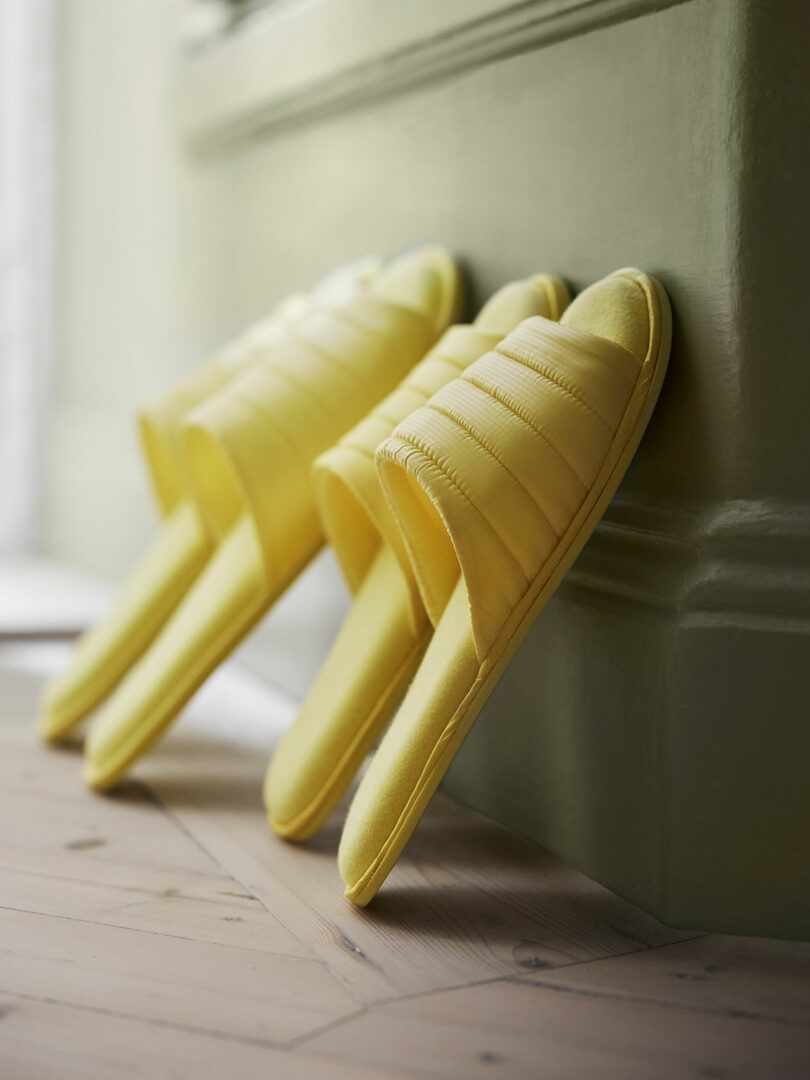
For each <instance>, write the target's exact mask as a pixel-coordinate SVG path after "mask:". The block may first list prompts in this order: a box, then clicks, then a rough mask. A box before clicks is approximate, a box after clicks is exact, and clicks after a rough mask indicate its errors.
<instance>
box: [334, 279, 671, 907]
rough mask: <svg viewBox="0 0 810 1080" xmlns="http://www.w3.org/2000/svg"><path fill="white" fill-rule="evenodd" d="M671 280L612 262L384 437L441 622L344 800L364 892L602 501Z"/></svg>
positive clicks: (383, 868) (650, 377)
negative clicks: (565, 304)
mask: <svg viewBox="0 0 810 1080" xmlns="http://www.w3.org/2000/svg"><path fill="white" fill-rule="evenodd" d="M670 336H671V317H670V311H669V302H668V300H667V297H666V294H665V292H664V290H663V288H662V287H661V286H660V284H658V282H656V281H655V280H654V279H652V278H650V277H648V276H647V275H646V274H643V273H641V272H640V271H638V270H620V271H617V272H616V273H615V274H611V275H610V276H609V277H607V278H604V279H603V280H602V281H600V282H598V283H597V284H595V285H593V286H591V287H590V288H589V289H587V290H586V291H585V292H584V293H583V294H582V295H581V296H580V297H579V298H578V299H576V300H575V301H574V302H573V303H572V304H571V306H570V307H569V308H568V310H567V311H566V313H565V314H564V315H563V317H562V319H561V320H560V322H559V323H553V322H549V321H547V320H544V319H538V318H533V319H528V320H527V321H526V322H524V323H522V324H521V325H520V326H519V327H518V328H517V329H516V330H515V331H514V332H513V333H511V334H510V335H509V336H508V337H507V338H505V339H504V341H502V342H501V343H500V344H499V345H498V346H497V348H496V349H495V350H493V351H492V352H489V353H487V354H486V355H485V356H483V357H482V358H481V359H480V360H477V361H476V362H475V363H474V364H472V365H471V366H470V367H469V368H468V369H467V370H466V371H465V372H464V373H463V374H462V375H461V376H460V377H459V378H458V379H455V380H454V381H453V382H452V383H449V384H448V385H447V386H446V387H445V388H444V389H442V390H440V391H439V392H438V393H437V394H436V395H435V396H434V397H433V398H431V400H430V401H429V402H428V404H427V405H426V406H425V407H424V408H421V409H419V410H417V411H416V412H414V413H412V414H411V415H410V416H409V417H408V418H407V419H406V420H405V421H404V422H403V423H401V424H400V425H399V426H398V427H397V429H396V430H395V431H394V433H393V435H392V436H391V437H390V438H389V439H387V440H386V442H384V443H383V444H382V445H381V446H380V447H379V449H378V451H377V462H378V467H379V471H380V478H381V481H382V483H383V486H384V489H385V493H386V496H387V497H388V499H389V501H390V503H391V506H392V509H393V512H394V515H395V517H396V520H397V522H398V524H399V526H400V527H401V529H402V532H403V536H404V538H405V543H406V545H407V548H408V551H409V553H410V555H411V559H412V563H413V568H414V572H415V574H416V578H417V581H418V583H419V588H420V591H421V594H422V599H423V601H424V604H425V607H426V609H427V612H428V615H429V616H430V619H431V622H432V623H433V624H434V627H435V632H434V635H433V638H432V640H431V642H430V644H429V645H428V648H427V650H426V652H425V655H424V658H423V660H422V663H421V665H420V666H419V669H418V671H417V673H416V676H415V678H414V681H413V682H412V683H411V686H410V688H409V690H408V693H407V694H406V696H405V699H404V701H403V703H402V705H401V707H400V709H399V711H398V712H397V715H396V716H395V717H394V720H393V721H392V723H391V726H390V727H389V729H388V731H387V732H386V734H385V736H384V738H383V740H382V742H381V744H380V747H379V749H378V751H377V753H376V755H375V756H374V758H373V760H372V762H371V764H370V766H369V769H368V771H367V772H366V774H365V775H364V777H363V779H362V781H361V783H360V786H359V788H358V790H357V793H356V795H355V798H354V800H353V802H352V805H351V808H350V810H349V814H348V817H347V820H346V825H345V828H344V832H343V837H342V840H341V844H340V851H339V855H338V861H339V866H340V872H341V874H342V876H343V880H344V882H345V884H346V895H347V896H348V897H349V899H351V900H353V901H354V902H355V903H357V904H366V903H368V901H369V900H371V898H372V897H373V896H374V894H375V893H376V892H377V890H378V889H379V887H380V885H381V884H382V882H383V881H384V880H385V878H386V876H387V875H388V873H389V871H390V870H391V868H392V867H393V865H394V863H395V862H396V860H397V858H398V856H399V853H400V852H401V851H402V849H403V847H404V846H405V843H406V842H407V840H408V837H409V836H410V835H411V833H412V832H413V830H414V828H415V827H416V824H417V822H418V821H419V818H420V816H421V814H422V812H423V810H424V809H425V807H426V805H427V803H428V802H429V800H430V798H431V796H432V794H433V792H434V791H435V790H436V787H437V786H438V783H439V781H440V779H441V777H442V776H443V775H444V773H445V771H446V769H447V767H448V765H449V764H450V762H451V760H452V758H453V755H454V754H455V752H456V750H457V749H458V747H459V745H460V744H461V742H462V740H463V738H464V736H465V735H466V734H467V732H468V731H469V729H470V727H471V725H472V723H473V720H474V719H475V717H476V716H477V714H478V712H479V710H480V709H481V707H482V705H483V704H484V702H485V701H486V699H487V697H488V696H489V694H490V692H491V691H492V689H493V687H494V685H495V683H496V681H497V679H498V678H499V677H500V675H501V673H502V672H503V670H504V668H505V667H506V665H507V663H508V662H509V660H510V658H511V657H512V656H513V654H514V652H515V650H516V649H517V647H518V645H519V644H520V642H521V641H522V639H523V638H524V636H525V635H526V633H527V631H528V629H529V627H530V626H531V625H532V623H533V622H534V620H535V618H536V617H537V615H538V614H539V613H540V612H541V611H542V609H543V607H544V606H545V604H546V603H547V602H548V600H549V598H550V597H551V595H552V594H553V592H554V590H555V589H556V588H557V586H558V585H559V583H560V581H561V580H562V578H563V576H564V574H565V573H566V571H567V570H568V568H569V567H570V566H571V564H572V563H573V561H574V559H575V558H576V556H577V554H578V552H579V551H580V549H581V548H582V546H583V544H584V543H585V541H586V540H587V538H588V537H589V536H590V534H591V532H592V531H593V529H594V527H595V525H596V523H597V522H598V521H599V518H600V517H601V516H602V514H603V513H604V511H605V509H606V508H607V505H608V503H609V501H610V499H611V497H612V496H613V494H614V492H615V491H616V488H617V487H618V485H619V482H620V481H621V479H622V476H623V475H624V473H625V470H626V469H627V466H628V465H629V463H630V460H631V459H632V457H633V454H634V453H635V450H636V447H637V446H638V444H639V441H640V439H641V436H642V434H643V432H644V429H645V427H646V425H647V421H648V420H649V418H650V414H651V412H652V409H653V406H654V404H655V401H656V398H657V397H658V392H659V390H660V388H661V383H662V380H663V378H664V372H665V370H666V365H667V360H668V356H669V346H670Z"/></svg>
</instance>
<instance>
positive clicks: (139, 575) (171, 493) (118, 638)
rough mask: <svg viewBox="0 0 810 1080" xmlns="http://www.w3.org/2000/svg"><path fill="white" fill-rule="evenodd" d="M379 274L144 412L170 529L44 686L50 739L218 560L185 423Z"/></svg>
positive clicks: (293, 309) (119, 672) (313, 301)
mask: <svg viewBox="0 0 810 1080" xmlns="http://www.w3.org/2000/svg"><path fill="white" fill-rule="evenodd" d="M378 268H379V260H377V259H372V258H367V259H361V260H358V261H357V262H353V263H349V264H347V265H346V266H343V267H340V268H338V269H337V270H335V271H333V272H332V273H331V274H328V275H327V276H326V277H325V278H324V279H323V280H322V281H321V282H319V284H318V285H317V286H316V287H315V289H314V290H313V292H312V293H311V294H309V295H308V294H303V293H299V294H294V295H293V296H290V297H288V298H287V299H286V300H285V301H283V302H282V303H281V304H279V305H278V307H277V308H276V309H275V310H274V311H273V312H272V314H271V315H270V316H268V317H267V318H265V319H262V320H261V321H259V322H257V323H255V324H254V325H253V326H252V327H250V328H249V329H248V330H247V331H246V332H245V333H244V334H242V335H241V336H240V337H239V338H238V339H237V340H236V341H235V342H233V343H232V344H231V345H229V346H228V347H226V348H225V349H223V350H222V352H220V353H219V354H217V355H216V356H215V357H214V358H213V359H211V360H210V361H209V362H208V363H207V364H204V365H203V366H202V368H200V369H198V370H197V371H195V372H194V373H192V374H191V375H190V376H188V377H187V378H186V379H184V380H183V381H182V382H181V383H180V384H179V385H178V386H176V387H175V388H174V389H173V390H172V391H171V392H170V393H168V394H166V395H165V396H164V397H163V398H162V399H161V400H159V401H158V402H156V403H155V404H154V405H153V406H151V407H149V408H147V409H144V410H143V411H142V412H141V414H140V416H139V418H138V426H139V431H140V435H141V442H142V447H143V451H144V456H145V458H146V463H147V468H148V472H149V475H150V479H151V481H152V486H153V489H154V491H155V495H156V497H157V502H158V505H159V507H160V511H161V514H162V517H163V522H162V525H161V528H160V530H159V532H158V534H157V536H156V537H155V539H154V540H153V542H152V543H151V545H150V546H149V548H148V549H147V551H146V552H145V554H144V555H143V557H142V558H141V560H140V561H139V562H138V564H137V565H136V567H135V568H134V570H133V571H132V573H131V574H130V575H129V578H128V579H127V581H126V583H125V584H124V587H123V588H122V590H121V591H120V593H119V595H118V597H117V598H116V600H115V602H114V604H113V606H112V607H111V609H110V611H109V612H108V614H107V615H106V616H105V617H104V618H103V619H102V620H101V621H100V622H99V623H98V625H96V626H94V627H93V628H92V629H91V630H89V631H88V632H87V633H85V634H83V635H82V637H81V638H80V639H79V641H78V642H77V644H76V649H75V652H74V654H73V656H72V658H71V662H70V666H69V667H68V668H67V669H66V670H65V671H64V672H61V673H60V674H59V675H58V676H56V677H55V678H54V679H53V680H51V682H49V683H48V685H47V686H46V688H45V691H44V694H43V698H42V702H41V706H40V716H39V728H40V731H41V733H42V735H43V737H45V738H47V739H58V738H61V737H62V736H64V735H66V734H67V733H68V732H69V731H70V730H72V729H73V728H74V727H75V726H76V725H77V724H78V723H80V722H81V721H82V720H83V719H84V718H85V717H86V716H87V715H88V713H90V712H92V710H93V709H95V708H96V707H97V706H98V705H99V704H100V703H101V702H102V701H103V700H104V698H105V697H107V695H108V694H109V693H110V692H111V691H112V689H113V687H114V686H115V685H116V684H117V683H118V682H119V681H120V679H121V678H122V676H123V675H124V673H125V672H126V671H127V670H128V669H129V668H130V667H131V666H132V665H133V664H134V663H135V661H136V660H137V659H138V657H139V656H141V654H142V653H143V652H144V650H145V649H146V648H147V646H148V645H149V644H150V642H151V641H152V640H153V639H154V637H155V635H156V634H157V633H158V631H159V630H160V628H161V627H162V626H163V624H164V623H165V621H166V619H167V618H168V616H169V615H170V613H171V612H172V611H173V610H174V608H175V607H176V606H177V604H178V603H179V601H180V599H181V597H182V596H184V595H185V593H186V591H187V590H188V588H189V586H190V585H191V583H192V581H194V579H195V578H196V576H197V575H198V574H199V572H200V570H201V569H202V567H203V566H204V565H205V562H206V561H207V559H208V557H209V555H210V553H211V550H212V548H213V537H212V536H211V534H210V532H209V530H208V529H207V528H206V527H205V523H204V522H203V521H202V520H201V517H200V514H199V512H198V509H197V507H196V505H195V502H194V499H193V498H192V494H191V492H190V490H189V483H188V477H187V474H186V468H185V463H184V460H183V453H182V448H181V446H180V438H181V436H180V433H181V430H182V426H183V423H184V420H185V418H186V417H187V416H188V414H189V413H190V412H191V411H192V410H193V409H194V408H195V407H196V406H198V405H199V404H200V403H201V402H203V401H205V400H206V399H207V398H209V397H211V396H212V395H213V394H215V393H216V392H217V391H219V390H220V389H222V387H224V386H225V385H227V383H228V382H229V381H230V380H231V379H233V378H234V377H235V376H236V375H238V374H239V373H240V372H241V371H243V370H245V368H246V367H248V366H249V365H250V364H251V363H253V362H254V361H255V360H256V359H257V358H258V357H260V356H261V355H263V354H264V352H265V350H267V349H268V348H270V347H272V346H273V345H274V344H275V343H277V342H278V341H280V340H282V339H283V338H284V336H285V335H286V334H289V333H291V332H293V331H294V330H295V328H296V326H298V325H301V324H303V322H304V320H305V319H306V317H307V315H308V314H311V312H312V311H313V309H314V308H315V307H317V306H318V305H322V304H327V303H339V302H342V301H343V300H345V299H347V298H348V297H350V296H351V295H353V294H354V293H355V292H357V291H358V290H359V289H361V288H363V287H364V286H365V285H366V284H367V283H368V282H369V281H370V280H371V278H372V277H373V274H374V273H375V272H376V271H377V270H378Z"/></svg>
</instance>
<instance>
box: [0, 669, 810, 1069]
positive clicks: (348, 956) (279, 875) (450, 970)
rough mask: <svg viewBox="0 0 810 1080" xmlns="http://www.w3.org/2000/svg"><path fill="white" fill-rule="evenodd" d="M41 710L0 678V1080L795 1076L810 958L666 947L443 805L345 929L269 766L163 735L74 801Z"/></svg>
mask: <svg viewBox="0 0 810 1080" xmlns="http://www.w3.org/2000/svg"><path fill="white" fill-rule="evenodd" d="M37 693H38V682H37V680H36V679H34V678H32V677H31V676H30V675H27V674H23V673H21V672H19V671H16V670H13V669H12V668H10V667H8V666H6V667H4V666H3V659H2V652H0V702H2V704H1V705H0V815H2V820H3V822H4V829H3V831H2V833H0V1076H2V1077H3V1078H5V1077H6V1076H8V1077H9V1078H13V1080H29V1078H30V1080H40V1078H42V1080H49V1078H51V1077H53V1078H56V1077H59V1078H62V1077H68V1078H71V1077H82V1078H85V1077H87V1078H90V1080H95V1078H97V1077H98V1078H101V1077H110V1076H118V1075H132V1076H136V1077H137V1076H143V1077H162V1076H167V1077H168V1076H172V1077H185V1076H192V1075H193V1076H195V1077H200V1078H203V1080H205V1078H207V1077H222V1076H227V1075H234V1076H239V1077H240V1078H241V1077H247V1078H251V1077H253V1076H256V1077H259V1076H262V1077H265V1076H268V1075H270V1076H279V1077H284V1078H287V1077H290V1078H292V1080H297V1078H299V1077H302V1078H309V1077H314V1078H319V1077H324V1078H326V1080H330V1078H332V1077H335V1078H344V1077H357V1078H358V1080H363V1078H365V1077H400V1076H401V1077H406V1076H411V1077H459V1078H468V1077H469V1078H477V1077H493V1076H498V1077H504V1078H507V1077H508V1078H509V1080H512V1078H522V1077H543V1078H545V1077H549V1078H555V1077H561V1078H569V1077H570V1078H591V1077H594V1078H596V1077H598V1078H600V1080H601V1078H603V1077H605V1078H608V1080H610V1078H614V1077H615V1078H617V1080H619V1078H621V1080H634V1078H642V1077H643V1078H646V1077H650V1078H656V1080H657V1078H663V1080H669V1078H673V1080H674V1078H681V1077H707V1078H712V1077H714V1078H735V1080H777V1078H779V1080H781V1078H787V1080H792V1078H794V1077H795V1078H796V1080H799V1078H801V1080H804V1078H805V1077H807V1076H809V1075H810V945H806V944H805V945H802V944H797V943H789V942H769V941H762V940H754V939H735V938H730V937H724V936H722V935H717V934H712V935H699V934H696V933H694V932H690V933H686V932H683V931H679V930H675V929H672V928H668V927H664V926H662V925H661V924H660V923H658V922H657V921H656V920H655V919H653V918H651V917H650V916H648V915H646V914H645V913H644V912H642V911H640V910H639V909H638V908H635V907H634V906H633V905H631V904H629V903H626V902H625V901H623V900H621V899H620V898H618V897H616V896H614V895H613V894H611V893H610V892H608V891H607V890H606V889H603V888H601V887H600V886H598V885H596V884H595V883H594V882H591V881H589V880H588V879H587V878H585V877H584V876H583V875H581V874H579V873H578V872H576V871H575V870H573V869H571V868H570V867H567V866H565V865H564V864H563V863H561V862H560V861H559V860H558V859H556V858H554V857H553V856H551V855H549V854H548V853H546V852H544V851H542V850H541V849H540V848H538V847H536V846H535V845H533V844H530V843H529V842H527V841H525V840H523V839H521V838H520V837H518V836H516V835H514V834H513V833H511V832H509V831H508V830H506V829H504V828H502V827H501V826H499V825H497V824H495V823H494V822H491V821H489V820H487V819H485V818H483V817H482V816H481V815H479V814H476V813H474V812H472V811H470V810H467V809H465V808H463V807H461V806H459V805H457V804H455V803H454V802H452V801H451V800H449V799H447V798H446V797H443V796H440V797H439V798H437V799H436V800H435V801H434V804H433V805H432V806H431V807H430V809H429V811H428V813H427V814H426V816H425V819H424V821H423V823H422V825H421V826H420V827H419V829H418V830H417V832H416V834H415V836H414V838H413V840H412V842H411V843H410V844H409V846H408V849H407V851H406V853H405V856H404V858H403V859H402V860H401V863H400V865H399V866H398V867H397V868H396V870H395V871H394V873H393V874H392V875H391V878H390V879H389V881H388V882H387V883H386V886H385V888H384V889H383V891H382V892H381V893H380V895H379V897H378V898H377V899H376V900H375V901H374V902H373V903H372V904H371V905H370V906H369V908H368V909H366V910H358V909H355V908H354V907H352V905H350V904H349V903H348V902H347V901H346V900H345V899H344V897H343V895H342V887H341V882H340V878H339V876H338V874H337V870H336V867H335V850H336V846H337V841H338V837H339V825H340V815H337V816H336V818H335V820H334V821H333V822H330V823H329V825H327V827H326V828H325V829H324V830H323V832H322V833H321V834H320V835H319V836H318V837H317V838H315V839H314V840H313V841H311V842H310V843H308V844H306V845H302V846H294V845H290V844H287V843H284V842H282V841H280V840H278V839H277V838H275V837H274V836H272V835H271V833H270V831H269V829H268V827H267V824H266V821H265V818H264V814H263V811H262V807H261V799H260V790H261V780H262V775H263V772H264V768H265V755H264V754H263V753H257V752H252V751H250V750H247V749H245V748H244V747H240V746H238V745H236V744H235V743H234V742H233V741H229V739H228V738H226V737H225V735H224V734H223V736H222V737H216V738H214V737H211V735H210V734H206V733H205V732H202V731H199V730H196V729H195V727H194V724H193V723H185V724H182V723H181V724H180V725H179V726H178V728H177V730H176V731H175V732H173V733H172V734H171V736H170V737H169V738H168V739H167V740H166V741H165V742H164V743H163V744H162V745H161V746H159V747H158V748H157V750H156V752H155V753H154V754H153V755H152V756H151V757H150V758H148V759H146V760H145V761H144V762H142V763H141V764H140V765H139V767H138V769H137V770H136V772H135V776H134V779H132V780H130V781H127V782H126V783H124V784H122V785H120V787H119V788H118V789H117V790H116V791H115V792H114V793H112V794H111V795H109V796H107V797H99V796H94V795H92V794H90V793H89V792H87V791H86V790H85V789H84V788H83V786H82V784H81V779H80V767H81V758H80V747H79V745H78V743H76V744H74V745H73V746H69V747H67V748H63V749H58V750H57V749H52V748H47V747H44V746H42V745H41V744H40V743H39V742H38V740H37V738H36V736H35V734H34V731H33V718H34V713H35V700H36V696H37ZM237 719H238V718H237ZM234 722H235V718H234V717H233V716H228V717H225V716H223V733H224V732H226V731H227V730H228V727H229V725H232V724H233V723H234Z"/></svg>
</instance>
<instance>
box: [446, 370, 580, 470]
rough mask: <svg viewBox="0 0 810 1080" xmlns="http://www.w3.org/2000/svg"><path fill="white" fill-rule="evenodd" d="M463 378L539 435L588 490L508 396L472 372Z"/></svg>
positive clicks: (567, 461)
mask: <svg viewBox="0 0 810 1080" xmlns="http://www.w3.org/2000/svg"><path fill="white" fill-rule="evenodd" d="M463 378H464V379H466V380H467V382H469V383H471V384H472V385H473V386H474V387H475V388H476V389H477V390H480V391H481V392H482V393H484V394H489V396H490V397H492V398H494V399H495V401H497V402H499V403H500V404H501V405H503V407H504V408H505V409H508V410H509V412H510V413H512V415H513V416H515V417H517V419H518V420H520V421H521V422H522V423H524V424H525V425H526V427H528V428H530V429H531V430H532V431H534V432H535V433H536V434H537V435H539V436H540V438H541V439H542V440H543V442H544V443H546V445H547V446H548V448H549V450H551V451H552V453H554V454H556V455H557V457H558V458H559V459H560V461H561V462H562V463H563V465H565V467H566V468H567V469H569V470H570V472H571V473H572V475H573V476H574V477H575V478H576V480H577V481H578V482H579V484H580V486H581V487H582V490H583V491H584V492H587V491H588V485H587V484H586V483H585V481H584V480H583V479H582V477H581V476H580V475H579V472H578V471H577V470H576V469H575V468H574V466H573V465H572V464H571V462H570V461H569V460H568V458H567V457H566V456H565V454H564V453H563V452H562V450H560V449H559V447H557V446H555V444H554V443H553V442H552V441H551V439H550V438H549V437H548V435H546V434H545V433H544V432H543V431H541V430H540V428H539V427H538V426H537V425H536V424H535V423H533V422H532V421H531V420H530V419H529V417H528V416H525V415H524V414H523V413H522V412H520V411H519V410H518V408H517V406H515V405H513V404H512V403H511V402H510V401H509V399H508V398H506V397H504V396H503V394H502V393H501V392H500V391H496V390H494V389H493V388H492V387H491V386H487V385H486V384H485V383H483V382H480V381H479V380H478V379H476V378H475V376H474V375H473V374H472V373H470V372H466V373H465V374H464V376H463Z"/></svg>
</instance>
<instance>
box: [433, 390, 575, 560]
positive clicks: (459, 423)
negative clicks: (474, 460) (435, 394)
mask: <svg viewBox="0 0 810 1080" xmlns="http://www.w3.org/2000/svg"><path fill="white" fill-rule="evenodd" d="M425 407H426V408H428V409H432V410H433V411H434V412H437V413H439V415H440V416H443V417H444V418H445V419H446V420H449V421H450V422H451V423H452V424H455V425H456V427H458V428H460V429H461V430H462V431H464V432H466V433H467V435H469V437H470V438H471V439H473V440H474V441H475V442H476V444H477V445H478V446H480V447H481V449H482V450H483V451H484V452H485V453H487V454H489V456H490V457H491V458H492V460H493V461H495V462H497V463H498V465H500V467H501V468H502V469H503V470H504V472H505V473H506V474H507V475H508V476H510V477H511V478H512V479H513V480H514V482H515V483H516V484H517V486H518V487H519V488H520V489H521V491H524V492H525V493H526V495H527V496H528V498H529V500H530V501H531V502H532V503H533V504H534V506H535V508H536V510H537V512H538V513H539V514H540V516H541V517H542V519H543V521H545V523H546V525H548V527H549V529H551V532H552V534H553V535H554V536H556V537H557V539H558V540H559V539H560V534H559V533H558V532H557V530H556V529H555V528H554V526H553V525H552V524H551V522H550V521H549V519H548V515H547V514H546V512H545V511H544V510H543V507H542V506H541V505H540V504H539V503H538V501H537V499H535V497H534V495H532V493H531V492H530V491H529V489H528V488H527V487H526V485H525V484H524V483H523V481H522V480H520V479H519V478H518V477H517V476H516V475H515V474H514V473H513V472H512V470H511V469H510V468H509V466H508V465H507V463H506V462H505V461H504V460H503V458H500V457H498V455H497V454H496V453H495V452H494V451H493V450H491V449H490V448H489V447H488V446H487V444H486V443H485V442H484V441H483V440H482V439H481V437H480V436H479V435H478V434H477V433H476V432H475V431H473V429H472V428H471V427H468V426H467V424H465V423H464V421H463V420H461V419H460V417H458V416H454V415H453V414H452V413H451V412H449V411H448V410H447V409H445V408H443V407H442V406H441V405H437V404H436V403H435V402H433V401H429V402H428V404H427V405H426V406H425Z"/></svg>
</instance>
